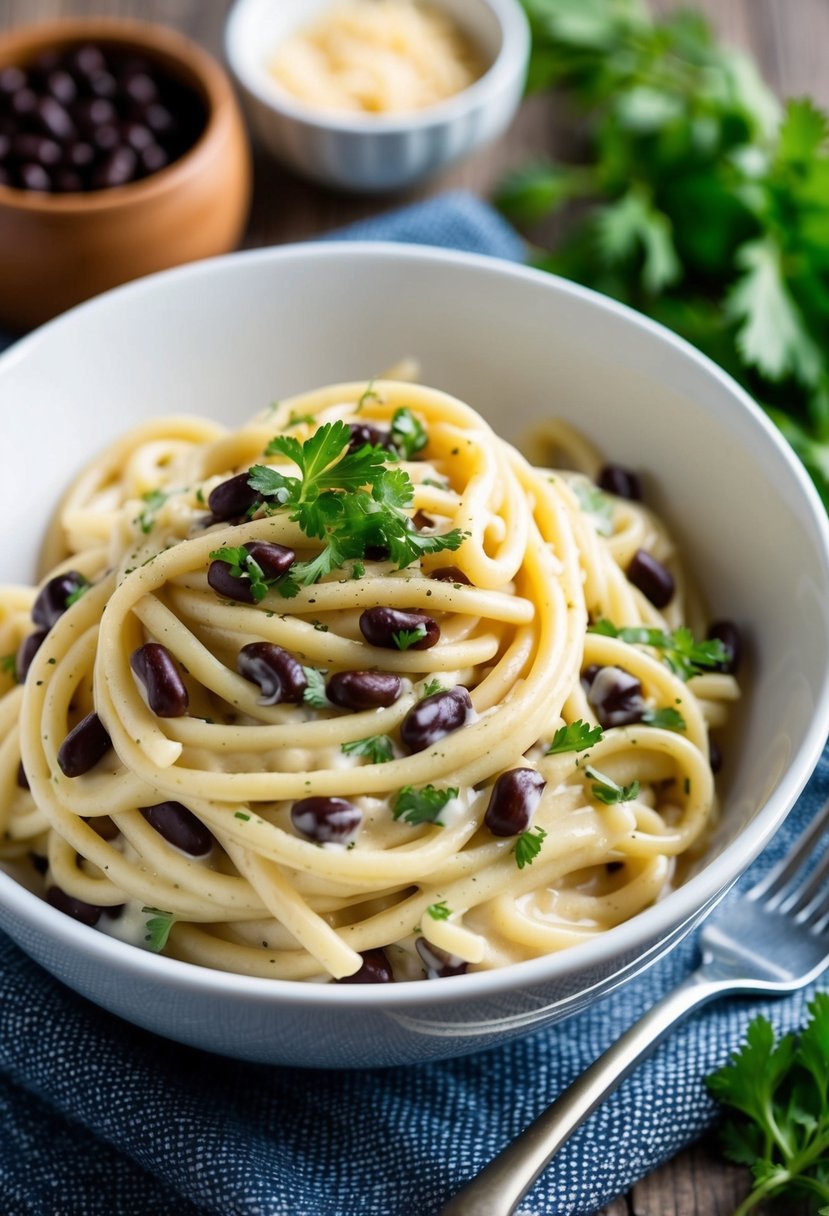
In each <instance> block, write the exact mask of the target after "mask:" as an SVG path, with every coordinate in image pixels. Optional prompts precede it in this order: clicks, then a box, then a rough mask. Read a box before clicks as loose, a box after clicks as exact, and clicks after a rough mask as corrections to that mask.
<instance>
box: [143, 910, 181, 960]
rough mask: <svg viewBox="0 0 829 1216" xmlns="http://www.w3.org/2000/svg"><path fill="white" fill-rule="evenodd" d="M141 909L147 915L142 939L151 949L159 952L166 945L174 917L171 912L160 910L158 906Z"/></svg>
mask: <svg viewBox="0 0 829 1216" xmlns="http://www.w3.org/2000/svg"><path fill="white" fill-rule="evenodd" d="M141 911H142V912H144V913H147V915H148V919H147V922H146V925H145V928H146V930H147V933H146V936H145V937H144V941H145V942H148V943H149V947H150V949H151V950H153V951H154V952H155V953H156V954H159V953H160V952H161V951H162V950H163V949H164V947H165V946H166V945H167V939H168V938H169V936H170V930H171V929H172V927H173V924H174V922H175V917H174V915H173V913H172V912H162V910H161V909H160V908H142V909H141Z"/></svg>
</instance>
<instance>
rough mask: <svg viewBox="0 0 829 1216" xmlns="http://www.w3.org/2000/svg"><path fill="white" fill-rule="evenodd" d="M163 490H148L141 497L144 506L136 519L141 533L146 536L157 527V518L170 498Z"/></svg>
mask: <svg viewBox="0 0 829 1216" xmlns="http://www.w3.org/2000/svg"><path fill="white" fill-rule="evenodd" d="M169 497H170V496H169V494H165V492H164V491H163V490H147V492H146V493H145V494H142V495H141V499H142V501H143V502H144V506H143V507H142V509H141V511H140V512H139V514H138V516H137V517H136V519H135V523H137V524H138V526H139V527H140V529H141V531H142V532H143V533H144V535H145V536H146V535H147V534H148V533H149V532H152V530H153V528H154V527H155V517H156V515H157V514H158V512H159V511H160V510H161V508H162V507H163V506H164V504H165V503H166V501H167V499H168V498H169Z"/></svg>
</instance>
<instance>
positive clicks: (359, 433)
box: [348, 422, 393, 452]
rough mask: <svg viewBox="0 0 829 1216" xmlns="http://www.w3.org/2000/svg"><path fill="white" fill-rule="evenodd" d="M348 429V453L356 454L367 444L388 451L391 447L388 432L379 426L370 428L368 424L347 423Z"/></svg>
mask: <svg viewBox="0 0 829 1216" xmlns="http://www.w3.org/2000/svg"><path fill="white" fill-rule="evenodd" d="M348 429H349V430H350V431H351V438H350V439H349V441H348V450H349V452H356V451H357V450H358V449H359V448H362V447H365V445H366V444H367V443H370V444H372V445H373V446H374V447H378V448H388V449H389V450H391V448H392V446H393V445H392V441H391V435H390V434H389V432H388V431H384V430H383V429H382V428H381V427H379V426H372V425H371V423H370V422H349V424H348Z"/></svg>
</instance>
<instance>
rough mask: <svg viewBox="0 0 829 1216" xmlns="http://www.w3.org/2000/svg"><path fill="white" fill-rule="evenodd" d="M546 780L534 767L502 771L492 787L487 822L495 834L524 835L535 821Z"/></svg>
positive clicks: (485, 819) (485, 818)
mask: <svg viewBox="0 0 829 1216" xmlns="http://www.w3.org/2000/svg"><path fill="white" fill-rule="evenodd" d="M546 784H547V783H546V781H545V780H544V778H543V777H542V776H541V774H540V773H537V772H536V771H535V769H533V768H513V769H510V770H509V772H506V773H501V775H500V777H499V778H498V779H497V781H496V782H495V784H494V785H493V787H492V793H491V794H490V797H489V806H488V807H487V808H486V814H485V815H484V823H485V824H486V826H487V827H488V828H489V830H490V832H492V835H493V836H520V835H521V833H522V832H526V830H527V828H528V827H529V826H530V824H531V823H532V818H533V814H534V813H535V808H536V807H537V806H538V802H539V799H540V798H541V795H542V793H543V792H544V786H545V785H546Z"/></svg>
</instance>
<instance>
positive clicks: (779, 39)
mask: <svg viewBox="0 0 829 1216" xmlns="http://www.w3.org/2000/svg"><path fill="white" fill-rule="evenodd" d="M275 2H277V0H275ZM688 4H689V0H652V7H653V9H654V10H655V11H657V12H662V13H664V12H668V11H670V10H672V9H676V8H680V7H688ZM229 7H230V0H0V30H2V29H4V28H8V27H9V26H12V25H17V24H20V23H22V22H25V21H35V20H43V19H46V18H53V17H58V16H62V15H66V16H68V15H72V16H78V15H82V14H88V15H93V14H98V15H99V14H101V13H106V14H108V15H112V16H129V17H140V18H142V19H144V20H150V21H162V22H165V23H167V24H169V25H172V26H175V27H176V28H178V29H179V30H181V31H183V32H184V33H187V34H189V35H190V36H191V37H193V38H195V39H196V40H198V41H199V42H201V43H202V44H203V45H204V46H206V47H207V48H208V49H209V50H211V51H212V52H213V53H214V54H216V55H217V56H219V57H220V58H222V31H223V27H224V21H225V17H226V14H227V10H228V9H229ZM696 7H697V8H698V9H700V10H702V11H703V12H705V13H706V14H707V16H708V17H709V18H710V20H711V21H712V23H713V24H714V26H715V28H716V29H717V30H718V31H719V33H720V34H721V36H722V37H723V38H724V39H726V40H727V41H729V42H730V43H732V44H734V45H737V46H740V47H743V48H744V49H746V50H747V51H748V52H750V53H751V55H752V56H753V57H754V58H755V60H756V61H757V63H758V65H759V67H760V70H761V72H762V74H763V76H764V77H765V79H766V80H767V81H768V82H769V84H770V85H771V86H772V87H773V88H774V89H775V90H776V91H777V93H778V94H779V95H780V96H781V97H786V96H801V95H804V94H810V95H811V96H813V97H814V98H815V99H816V100H817V101H818V103H820V104H821V105H823V106H825V107H829V71H827V67H829V53H828V52H827V48H829V2H827V0H696ZM570 127H571V122H570V118H569V115H568V114H567V113H566V110H565V107H564V106H563V103H562V102H561V100H560V99H558V98H539V97H536V98H532V99H530V100H528V101H527V102H525V103H524V105H523V106H522V109H521V111H520V113H519V115H518V116H517V118H516V120H515V122H514V124H513V126H512V128H511V130H510V132H509V135H508V137H507V138H505V139H502V140H501V141H499V142H498V143H497V144H495V145H494V146H491V147H489V148H486V149H483V150H482V151H480V152H478V153H476V154H475V155H473V156H471V157H469V159H467V160H466V161H465V162H464V163H463V164H461V165H459V166H458V167H456V168H454V169H452V170H451V171H450V172H447V173H444V174H442V175H440V176H439V177H437V178H435V179H433V180H432V181H430V182H429V183H428V184H427V185H425V186H422V187H420V188H419V189H416V190H413V191H409V192H407V193H405V194H398V195H393V196H385V197H383V198H379V199H378V198H376V197H371V196H364V195H354V196H345V195H342V194H338V193H335V192H333V191H329V190H324V189H321V188H318V187H316V186H312V185H309V184H307V183H305V182H302V181H300V180H298V179H297V178H295V177H293V176H292V175H291V174H289V173H287V172H285V171H284V170H282V169H281V168H280V167H279V166H278V165H276V164H275V163H273V161H271V160H269V159H267V158H266V157H264V156H262V155H261V154H257V163H256V190H255V197H254V203H253V208H252V213H251V218H250V223H249V226H248V231H247V234H246V236H245V244H246V245H247V246H251V247H252V246H259V245H270V244H277V243H278V244H281V243H284V242H287V241H295V240H302V239H305V238H308V237H312V236H315V235H318V234H320V233H323V232H327V231H329V230H331V229H333V228H337V227H339V226H341V225H343V224H346V223H349V222H350V221H353V220H357V219H362V218H364V217H366V216H369V215H373V214H376V213H377V212H379V211H382V210H385V209H387V208H391V207H395V206H399V205H401V204H403V203H408V202H414V201H416V200H417V199H419V198H423V197H427V196H430V195H433V194H437V193H440V192H442V191H444V190H447V189H453V188H458V187H461V188H465V189H468V190H472V191H473V192H475V193H477V194H479V195H481V196H482V197H489V196H490V195H491V193H492V190H493V188H494V186H495V184H496V183H497V182H498V181H499V179H500V178H501V177H502V176H503V174H504V172H505V171H506V170H508V169H510V168H513V167H515V166H517V165H520V164H523V163H525V162H526V161H527V160H528V159H530V158H532V157H538V156H539V155H540V154H543V153H545V152H546V153H550V154H556V153H559V154H560V153H561V151H562V148H564V147H566V144H567V141H568V138H569V129H570ZM748 1189H749V1178H748V1175H747V1172H746V1171H745V1170H741V1169H738V1168H736V1167H733V1166H729V1165H727V1164H725V1163H723V1161H722V1159H721V1157H720V1156H719V1153H718V1151H717V1149H716V1145H715V1143H714V1141H713V1140H712V1139H708V1140H704V1141H702V1142H701V1143H700V1144H698V1145H694V1146H693V1147H692V1148H690V1149H688V1150H686V1151H685V1152H683V1153H681V1154H680V1155H679V1156H677V1157H676V1158H675V1159H674V1160H673V1161H670V1162H668V1163H667V1164H666V1165H665V1166H663V1167H662V1168H661V1169H659V1170H657V1171H656V1172H655V1173H654V1174H652V1175H651V1176H650V1177H649V1178H646V1179H644V1180H643V1181H642V1182H640V1183H639V1184H638V1185H637V1186H635V1187H634V1188H633V1190H632V1192H631V1193H630V1194H629V1195H628V1196H626V1197H623V1198H620V1199H618V1200H616V1201H615V1202H614V1203H612V1204H611V1205H610V1206H608V1207H606V1208H605V1209H603V1212H602V1213H601V1214H600V1216H727V1213H731V1212H733V1211H734V1208H735V1207H736V1206H737V1204H738V1203H739V1201H740V1199H741V1198H742V1197H743V1196H744V1195H745V1194H746V1193H747V1191H748ZM806 1210H807V1209H806V1208H805V1207H802V1208H801V1207H798V1206H797V1205H793V1204H791V1203H789V1204H787V1205H786V1206H785V1209H780V1212H781V1216H805V1213H806Z"/></svg>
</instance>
